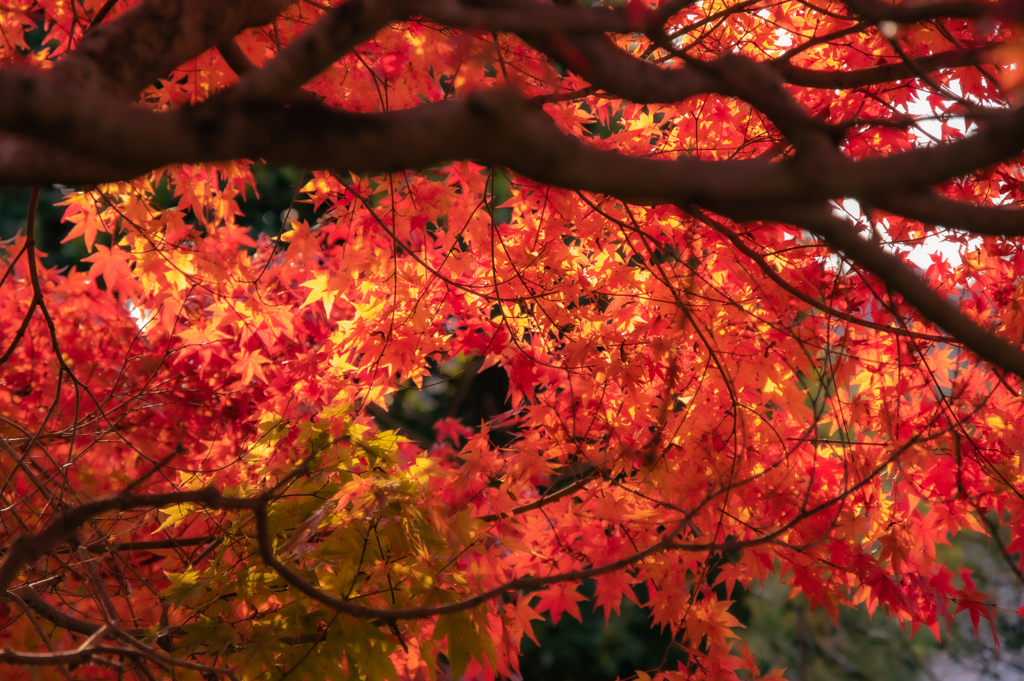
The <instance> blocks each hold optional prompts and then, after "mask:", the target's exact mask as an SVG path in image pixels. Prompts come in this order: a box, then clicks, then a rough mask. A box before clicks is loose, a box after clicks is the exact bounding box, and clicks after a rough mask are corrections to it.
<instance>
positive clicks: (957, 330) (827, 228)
mask: <svg viewBox="0 0 1024 681" xmlns="http://www.w3.org/2000/svg"><path fill="white" fill-rule="evenodd" d="M771 212H772V213H774V216H773V217H774V218H775V219H778V220H782V221H785V222H787V223H789V224H792V225H796V226H798V227H802V228H804V229H806V230H808V231H810V232H812V233H813V234H817V235H818V236H820V237H821V238H823V239H824V240H825V242H826V243H828V245H829V246H831V247H832V248H834V249H835V250H836V251H838V252H839V253H842V254H843V255H845V256H846V257H848V258H849V259H850V260H851V261H853V262H854V263H856V264H857V265H858V266H859V267H861V268H863V269H865V270H867V271H868V272H870V273H871V274H873V275H875V276H876V277H878V278H879V279H881V280H882V282H883V283H884V284H885V285H886V286H888V287H889V289H891V290H892V291H894V292H896V293H898V294H899V295H900V296H902V297H903V298H904V300H906V301H907V303H909V304H910V305H913V306H914V308H915V309H917V310H918V311H919V312H920V313H921V314H922V315H923V316H924V317H925V318H926V319H928V320H929V321H931V322H932V323H933V324H935V325H936V326H939V327H940V328H942V329H944V330H946V331H947V332H949V333H950V334H951V335H952V336H953V337H955V338H956V339H957V341H959V342H960V343H962V344H963V345H964V347H966V348H967V349H969V350H971V351H972V352H974V353H975V354H976V355H978V356H979V357H981V358H982V359H984V360H985V361H987V362H990V363H992V364H994V365H995V366H997V367H1001V368H1003V369H1006V370H1007V371H1010V372H1012V373H1014V374H1016V375H1017V376H1019V377H1021V378H1024V352H1022V351H1021V349H1020V347H1019V346H1014V345H1011V344H1010V343H1008V342H1007V341H1005V340H1003V339H1002V338H1000V337H999V336H997V335H995V334H994V333H992V332H991V331H989V330H987V329H985V328H984V327H982V326H981V325H980V324H979V323H978V322H976V321H974V320H973V319H971V318H970V317H968V316H967V315H966V314H964V313H963V312H962V311H961V310H960V309H959V308H958V307H957V306H955V305H954V304H953V303H951V302H950V301H949V300H947V299H946V298H945V297H943V296H941V295H939V294H938V293H936V292H935V291H934V290H932V289H931V288H930V287H929V286H928V285H927V284H926V283H925V282H924V281H922V280H921V278H920V277H918V276H917V274H915V273H914V271H913V270H912V269H911V268H910V267H909V266H907V265H906V264H905V263H904V262H903V261H902V260H900V259H899V258H897V257H896V256H895V255H892V254H891V253H889V252H888V251H886V250H885V249H883V248H882V247H881V246H880V245H879V244H876V243H874V242H872V241H868V240H867V239H864V238H863V237H861V236H860V234H858V233H857V230H856V229H855V228H854V226H853V225H851V224H849V223H848V222H846V221H845V220H843V219H841V218H839V217H837V216H835V215H834V214H832V212H831V211H830V210H829V209H828V208H827V207H826V206H822V207H808V206H798V207H791V208H786V207H780V208H778V209H775V210H773V211H771Z"/></svg>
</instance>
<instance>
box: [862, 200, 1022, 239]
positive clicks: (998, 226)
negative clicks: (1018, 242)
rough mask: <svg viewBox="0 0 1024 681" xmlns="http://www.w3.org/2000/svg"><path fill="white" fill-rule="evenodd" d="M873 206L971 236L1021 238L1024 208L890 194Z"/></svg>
mask: <svg viewBox="0 0 1024 681" xmlns="http://www.w3.org/2000/svg"><path fill="white" fill-rule="evenodd" d="M874 206H875V207H876V208H880V209H882V210H884V211H886V212H889V213H893V214H895V215H902V216H903V217H907V218H910V219H912V220H917V221H919V222H924V223H927V224H931V225H935V226H936V227H944V228H946V229H955V230H958V231H962V232H969V233H971V234H981V235H985V236H1004V237H1019V236H1024V208H1021V207H1020V206H1012V207H1011V206H983V205H978V204H974V203H967V202H966V201H957V200H955V199H950V198H947V197H945V196H942V195H941V194H938V193H935V192H918V193H909V194H893V195H891V196H886V197H882V198H880V199H878V200H877V201H875V203H874Z"/></svg>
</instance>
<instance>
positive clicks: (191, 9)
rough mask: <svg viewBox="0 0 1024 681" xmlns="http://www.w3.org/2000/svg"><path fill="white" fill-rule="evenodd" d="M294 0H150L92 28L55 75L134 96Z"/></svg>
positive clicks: (272, 16) (81, 84)
mask: <svg viewBox="0 0 1024 681" xmlns="http://www.w3.org/2000/svg"><path fill="white" fill-rule="evenodd" d="M292 2H293V0H247V1H246V2H211V1H210V0H145V1H144V2H141V3H139V4H138V5H136V6H135V7H133V8H132V9H131V10H129V11H128V12H127V13H125V14H124V15H123V16H120V17H118V18H117V19H115V20H113V21H110V22H108V23H105V24H99V25H97V26H94V27H93V28H91V29H90V30H89V31H88V32H87V33H86V34H85V35H84V36H83V37H82V40H81V41H80V42H79V43H78V46H77V47H76V49H75V51H74V52H72V53H71V54H69V55H68V56H67V57H66V58H64V59H62V60H61V61H60V62H58V63H57V65H56V66H54V69H53V75H54V77H55V78H57V79H59V80H62V81H65V82H69V83H75V84H76V86H77V87H79V88H82V89H83V90H88V89H91V88H98V89H102V90H105V91H108V92H116V93H118V94H121V95H125V96H127V97H129V98H133V97H134V96H135V95H137V94H138V93H139V92H141V91H142V90H143V88H145V87H146V86H148V85H149V84H150V83H153V82H155V81H156V80H157V79H158V78H161V77H162V76H165V75H166V74H167V73H169V72H170V71H171V69H173V68H175V67H176V66H179V65H180V64H182V63H183V62H185V61H187V60H189V59H191V58H193V57H196V56H198V55H200V54H202V53H203V52H205V51H206V50H208V49H210V48H211V47H213V46H214V45H218V44H220V43H223V42H224V41H226V40H228V39H230V38H232V37H234V36H235V35H237V34H238V33H239V32H241V31H242V30H244V29H246V28H249V27H251V26H259V25H261V24H265V23H267V22H269V21H271V20H273V18H274V17H275V16H277V15H278V14H279V13H280V12H282V11H283V10H284V9H285V7H287V6H288V5H290V4H292Z"/></svg>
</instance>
